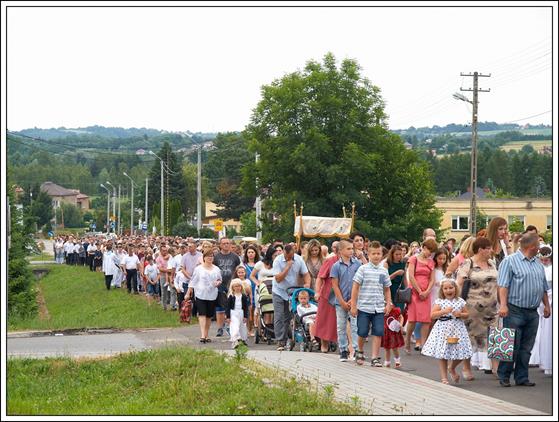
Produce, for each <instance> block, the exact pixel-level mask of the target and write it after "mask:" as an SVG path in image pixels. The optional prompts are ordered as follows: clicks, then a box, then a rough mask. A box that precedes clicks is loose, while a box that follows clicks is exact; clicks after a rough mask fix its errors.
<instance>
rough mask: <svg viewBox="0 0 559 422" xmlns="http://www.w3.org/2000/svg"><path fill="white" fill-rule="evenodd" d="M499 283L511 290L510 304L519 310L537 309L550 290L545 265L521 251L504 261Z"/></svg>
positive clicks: (501, 266) (500, 268) (500, 269)
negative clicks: (545, 293)
mask: <svg viewBox="0 0 559 422" xmlns="http://www.w3.org/2000/svg"><path fill="white" fill-rule="evenodd" d="M497 283H498V284H499V287H506V288H507V289H508V290H509V292H508V293H509V295H508V303H509V304H511V305H514V306H518V307H519V308H529V309H536V308H537V307H538V306H539V304H540V303H541V301H542V298H543V294H544V292H546V291H547V289H548V285H547V280H546V278H545V268H544V266H543V264H542V263H541V262H540V260H539V259H537V258H536V257H533V258H528V257H526V256H524V254H523V253H522V252H521V251H517V252H516V253H514V254H512V255H509V256H507V257H506V258H505V259H503V261H502V262H501V265H500V266H499V278H498V279H497Z"/></svg>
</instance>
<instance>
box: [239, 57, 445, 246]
mask: <svg viewBox="0 0 559 422" xmlns="http://www.w3.org/2000/svg"><path fill="white" fill-rule="evenodd" d="M386 118H387V116H386V114H385V112H384V101H383V99H382V97H381V95H380V89H379V88H378V87H376V86H374V85H373V84H372V83H371V82H370V81H369V80H368V79H366V78H364V77H363V76H362V75H361V73H360V68H359V65H358V64H357V62H356V61H354V60H350V59H346V60H343V61H342V62H341V64H340V66H339V68H338V66H337V65H336V60H335V58H334V56H333V55H332V54H330V53H329V54H327V55H326V56H325V57H324V59H323V62H322V63H317V62H315V61H310V62H308V63H307V65H306V67H305V68H304V70H302V71H296V72H293V73H290V74H288V75H285V76H284V77H283V78H281V79H279V80H275V81H273V82H272V83H271V84H270V85H266V86H264V87H262V99H261V101H260V102H259V103H258V105H257V107H256V108H255V110H254V113H253V115H252V117H251V122H250V124H249V126H248V127H247V130H246V132H245V137H246V138H247V139H249V140H250V141H249V148H250V151H251V152H258V153H259V154H260V161H259V162H258V164H248V165H246V166H245V169H244V176H245V178H244V180H243V182H244V183H243V187H244V189H245V192H247V194H248V193H253V192H254V188H253V186H254V177H255V176H258V178H259V182H260V186H261V187H262V190H261V192H260V193H261V194H262V195H263V196H264V198H265V202H264V204H265V207H264V218H263V220H264V221H263V224H264V230H263V232H264V236H265V238H266V239H270V238H271V237H276V236H281V237H284V238H286V237H287V236H289V237H290V238H291V237H292V235H293V231H292V230H293V208H292V201H293V200H295V201H297V202H303V203H304V214H305V215H321V216H340V215H341V213H342V206H343V205H345V206H346V207H347V208H351V203H355V206H356V218H357V221H356V227H357V228H359V229H362V230H364V231H365V232H366V233H367V234H368V235H369V236H371V237H372V238H376V239H380V240H384V239H387V238H388V237H397V238H401V239H413V238H418V237H420V236H421V232H422V230H423V228H425V227H435V228H437V227H438V226H439V222H440V218H441V216H440V213H439V212H438V211H436V210H435V207H434V188H433V183H432V176H431V173H430V169H429V166H428V165H427V163H425V162H423V161H421V160H420V159H419V157H418V156H417V154H416V153H415V152H413V151H410V150H406V149H405V147H404V145H403V142H402V140H401V139H400V138H399V137H398V136H396V135H394V134H391V133H390V132H389V131H388V130H387V128H386Z"/></svg>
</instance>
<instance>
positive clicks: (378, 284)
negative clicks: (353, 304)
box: [353, 262, 392, 314]
mask: <svg viewBox="0 0 559 422" xmlns="http://www.w3.org/2000/svg"><path fill="white" fill-rule="evenodd" d="M353 282H354V283H357V284H359V285H360V286H361V287H360V288H359V296H358V298H357V309H358V310H360V311H362V312H367V313H369V314H374V313H383V312H384V287H390V286H391V285H392V282H391V281H390V277H389V275H388V271H387V270H386V268H384V267H383V266H381V265H374V264H372V263H370V262H369V263H368V264H365V265H362V266H360V267H359V269H358V270H357V272H356V273H355V277H354V278H353Z"/></svg>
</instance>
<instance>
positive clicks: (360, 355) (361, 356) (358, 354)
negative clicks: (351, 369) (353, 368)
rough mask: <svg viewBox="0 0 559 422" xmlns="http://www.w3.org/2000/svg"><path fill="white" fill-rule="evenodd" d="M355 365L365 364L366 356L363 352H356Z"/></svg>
mask: <svg viewBox="0 0 559 422" xmlns="http://www.w3.org/2000/svg"><path fill="white" fill-rule="evenodd" d="M355 363H356V364H357V365H363V363H365V355H364V354H363V352H360V351H359V350H358V351H357V352H355Z"/></svg>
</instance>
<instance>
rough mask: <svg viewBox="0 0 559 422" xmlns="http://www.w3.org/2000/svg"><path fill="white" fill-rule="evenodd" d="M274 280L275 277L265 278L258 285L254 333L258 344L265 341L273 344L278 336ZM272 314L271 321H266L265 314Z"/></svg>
mask: <svg viewBox="0 0 559 422" xmlns="http://www.w3.org/2000/svg"><path fill="white" fill-rule="evenodd" d="M272 281H273V277H266V278H264V279H263V280H262V281H261V282H260V284H259V285H258V286H257V287H256V292H257V297H256V301H255V304H256V313H257V314H258V316H257V317H255V320H256V330H255V333H254V342H255V343H256V344H258V343H260V342H261V341H265V342H267V343H268V344H272V342H273V341H275V339H276V337H275V334H274V319H273V315H274V304H273V302H272ZM268 315H271V316H272V319H271V322H269V323H266V320H265V316H268Z"/></svg>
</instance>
